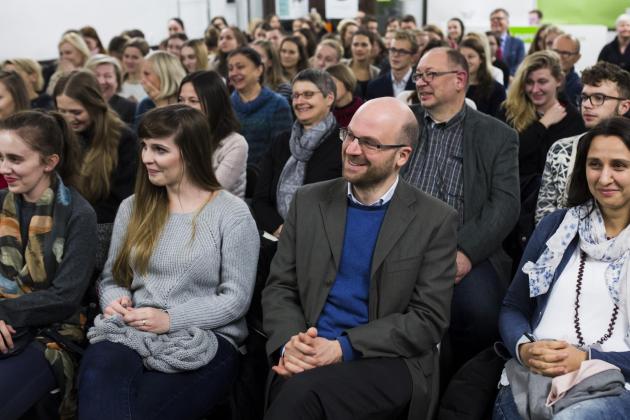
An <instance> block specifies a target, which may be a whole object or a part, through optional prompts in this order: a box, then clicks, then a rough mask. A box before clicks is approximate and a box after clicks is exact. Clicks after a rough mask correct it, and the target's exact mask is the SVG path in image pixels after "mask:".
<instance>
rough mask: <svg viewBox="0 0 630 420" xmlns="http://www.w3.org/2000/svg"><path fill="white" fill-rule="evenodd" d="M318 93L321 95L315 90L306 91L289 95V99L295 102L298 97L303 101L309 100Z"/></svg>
mask: <svg viewBox="0 0 630 420" xmlns="http://www.w3.org/2000/svg"><path fill="white" fill-rule="evenodd" d="M318 93H321V91H319V90H316V91H311V90H306V91H304V92H293V93H292V94H291V99H293V100H294V101H295V100H296V99H299V98H300V96H303V97H304V99H311V98H312V97H313V96H315V95H316V94H318Z"/></svg>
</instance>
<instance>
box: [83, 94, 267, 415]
mask: <svg viewBox="0 0 630 420" xmlns="http://www.w3.org/2000/svg"><path fill="white" fill-rule="evenodd" d="M138 133H139V137H140V139H141V143H142V163H141V165H140V167H139V171H138V175H137V179H138V182H137V184H136V190H135V195H134V196H132V197H130V198H128V199H127V200H125V201H123V203H122V204H121V206H120V209H119V211H118V214H117V216H116V221H115V223H114V232H113V236H112V243H111V247H110V250H109V258H108V261H107V263H106V265H105V269H104V272H103V276H102V279H101V282H100V285H99V299H100V304H101V307H102V309H103V314H102V315H99V316H98V317H97V318H96V319H95V322H94V327H93V328H92V329H90V331H89V332H88V338H89V339H90V343H91V345H90V347H88V349H87V351H86V353H85V355H84V357H83V360H82V363H81V370H80V373H79V418H85V419H88V418H89V419H99V418H108V419H109V418H116V419H128V418H182V419H187V418H200V417H202V416H203V415H204V414H206V413H207V412H208V411H209V410H210V409H211V408H212V407H213V406H214V405H215V404H216V403H217V402H218V401H219V400H220V399H221V398H222V397H223V396H224V395H225V394H226V393H227V392H228V390H229V388H230V386H231V384H232V382H233V381H234V379H235V377H236V373H237V370H238V369H237V367H238V351H237V348H238V347H239V346H240V345H241V344H242V343H243V341H244V339H245V337H246V336H247V326H246V324H245V319H244V316H245V313H246V312H247V309H248V307H249V303H250V300H251V296H252V292H253V286H254V280H255V274H256V264H257V259H258V248H259V243H258V233H257V230H256V225H255V223H254V221H253V219H252V217H251V215H250V213H249V210H248V208H247V206H246V205H245V203H244V202H243V201H242V200H240V199H238V198H236V197H234V196H233V195H231V194H228V193H227V192H225V191H224V190H222V189H221V186H220V185H219V183H218V181H217V180H216V177H215V175H214V172H213V170H212V166H211V162H210V160H209V159H207V158H206V156H211V155H212V143H211V142H210V141H209V139H210V129H209V127H208V122H207V119H206V117H205V116H204V115H203V114H202V113H201V112H199V111H197V110H194V109H192V108H190V107H187V106H184V105H171V106H167V107H163V108H157V109H154V110H152V111H150V112H149V113H147V114H146V116H145V117H144V118H143V119H142V120H141V122H140V125H139V128H138ZM202 139H204V140H206V139H207V141H202Z"/></svg>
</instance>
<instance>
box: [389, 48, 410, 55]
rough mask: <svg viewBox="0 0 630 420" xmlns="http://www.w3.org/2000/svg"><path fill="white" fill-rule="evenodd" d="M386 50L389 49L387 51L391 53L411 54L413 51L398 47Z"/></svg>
mask: <svg viewBox="0 0 630 420" xmlns="http://www.w3.org/2000/svg"><path fill="white" fill-rule="evenodd" d="M387 51H389V53H390V54H391V55H411V54H413V51H410V50H399V49H398V48H394V47H392V48H388V49H387Z"/></svg>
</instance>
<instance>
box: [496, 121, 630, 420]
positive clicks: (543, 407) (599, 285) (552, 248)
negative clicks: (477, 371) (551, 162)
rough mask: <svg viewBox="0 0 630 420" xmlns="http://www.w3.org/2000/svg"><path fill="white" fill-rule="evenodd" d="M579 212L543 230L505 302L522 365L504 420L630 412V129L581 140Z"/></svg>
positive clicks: (506, 332)
mask: <svg viewBox="0 0 630 420" xmlns="http://www.w3.org/2000/svg"><path fill="white" fill-rule="evenodd" d="M569 205H570V208H569V209H568V210H566V209H565V210H558V211H557V212H555V213H552V214H551V215H549V216H547V217H546V218H544V219H543V220H542V221H541V222H540V224H539V225H538V227H537V228H536V231H535V232H534V234H533V235H532V238H531V239H530V241H529V243H528V245H527V248H526V249H525V253H524V255H523V258H522V260H521V264H520V266H519V270H518V272H517V274H516V276H515V278H514V280H513V282H512V284H511V286H510V289H509V291H508V293H507V295H506V297H505V300H504V302H503V308H502V310H501V315H500V318H499V328H500V331H501V336H502V338H503V343H504V344H505V346H506V347H507V351H508V352H509V354H510V356H511V357H512V359H511V360H510V361H508V363H507V364H506V369H505V371H504V375H503V376H502V379H501V385H502V387H501V390H500V391H499V396H498V398H497V402H496V405H495V411H494V418H495V419H518V418H521V417H522V418H541V419H543V418H554V419H593V418H597V419H619V418H624V417H626V416H627V414H626V413H628V412H630V391H628V390H627V389H626V388H625V387H624V385H626V383H627V382H629V379H630V334H629V333H630V325H629V322H628V314H629V310H630V299H629V297H630V290H629V288H628V274H629V273H628V266H629V261H630V228H629V227H628V224H630V121H629V120H627V119H624V118H622V117H616V118H613V119H610V120H605V121H603V122H602V123H600V124H599V125H598V126H596V127H595V128H594V129H593V130H591V131H590V132H589V133H588V134H587V135H585V136H584V137H583V138H582V139H581V140H580V143H579V145H578V150H577V157H576V163H575V171H574V174H573V177H572V180H571V184H570V189H569ZM626 386H627V385H626Z"/></svg>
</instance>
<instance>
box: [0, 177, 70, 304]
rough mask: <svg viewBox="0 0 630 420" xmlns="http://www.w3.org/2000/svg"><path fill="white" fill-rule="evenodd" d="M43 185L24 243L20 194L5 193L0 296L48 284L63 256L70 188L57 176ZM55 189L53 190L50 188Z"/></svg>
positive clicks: (0, 227)
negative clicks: (44, 189) (46, 184)
mask: <svg viewBox="0 0 630 420" xmlns="http://www.w3.org/2000/svg"><path fill="white" fill-rule="evenodd" d="M55 183H56V186H55V187H51V188H47V189H46V191H44V193H43V194H42V196H41V197H40V198H39V200H37V203H35V206H36V209H35V214H34V215H33V217H32V219H31V222H30V224H29V227H28V242H27V244H26V247H24V246H23V244H22V235H21V233H20V207H21V205H22V197H21V196H20V195H16V194H13V193H12V192H9V193H7V195H6V196H5V198H4V201H3V202H2V209H1V210H0V298H7V299H11V298H16V297H18V296H21V295H23V294H27V293H30V292H32V291H35V290H41V289H46V288H48V287H49V286H50V283H51V280H52V279H53V278H54V273H55V272H56V271H57V265H58V264H59V263H60V262H61V258H62V257H63V249H64V243H65V235H66V227H67V224H68V219H69V217H70V197H71V195H70V190H68V188H67V187H66V186H65V185H64V184H63V182H62V181H61V179H57V180H56V182H55ZM53 188H55V191H53Z"/></svg>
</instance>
